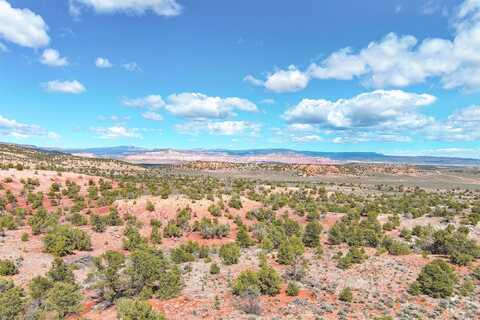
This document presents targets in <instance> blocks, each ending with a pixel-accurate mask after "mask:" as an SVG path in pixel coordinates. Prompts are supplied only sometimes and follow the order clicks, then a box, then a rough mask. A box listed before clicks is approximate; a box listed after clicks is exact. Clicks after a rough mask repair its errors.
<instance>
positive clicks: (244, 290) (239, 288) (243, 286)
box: [233, 270, 260, 296]
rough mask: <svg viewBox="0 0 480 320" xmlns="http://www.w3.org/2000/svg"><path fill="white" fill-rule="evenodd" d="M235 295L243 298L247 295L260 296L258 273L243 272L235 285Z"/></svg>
mask: <svg viewBox="0 0 480 320" xmlns="http://www.w3.org/2000/svg"><path fill="white" fill-rule="evenodd" d="M233 294H235V295H239V296H243V295H246V294H255V295H259V294H260V281H259V280H258V277H257V273H256V272H255V271H252V270H245V271H242V272H241V273H240V274H239V275H238V277H237V279H235V282H234V284H233Z"/></svg>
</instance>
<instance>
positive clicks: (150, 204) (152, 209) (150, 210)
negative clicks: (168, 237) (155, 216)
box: [145, 200, 155, 212]
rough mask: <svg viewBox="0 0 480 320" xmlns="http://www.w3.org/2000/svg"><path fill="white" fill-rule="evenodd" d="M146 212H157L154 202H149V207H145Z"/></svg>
mask: <svg viewBox="0 0 480 320" xmlns="http://www.w3.org/2000/svg"><path fill="white" fill-rule="evenodd" d="M145 210H147V211H149V212H153V211H155V205H154V204H153V202H152V201H150V200H149V201H147V205H146V206H145Z"/></svg>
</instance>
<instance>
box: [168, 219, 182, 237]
mask: <svg viewBox="0 0 480 320" xmlns="http://www.w3.org/2000/svg"><path fill="white" fill-rule="evenodd" d="M182 235H183V231H182V229H181V228H180V227H179V226H178V225H177V224H176V222H175V221H174V220H169V221H168V223H167V225H166V226H165V228H164V229H163V236H164V237H165V238H178V237H181V236H182Z"/></svg>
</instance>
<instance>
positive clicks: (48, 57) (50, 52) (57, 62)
mask: <svg viewBox="0 0 480 320" xmlns="http://www.w3.org/2000/svg"><path fill="white" fill-rule="evenodd" d="M40 62H41V63H43V64H46V65H48V66H52V67H64V66H67V65H68V64H69V62H68V59H67V58H64V57H61V56H60V53H59V52H58V51H57V50H55V49H52V48H49V49H45V50H44V51H43V53H42V56H41V57H40Z"/></svg>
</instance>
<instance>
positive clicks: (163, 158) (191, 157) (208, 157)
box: [32, 146, 480, 166]
mask: <svg viewBox="0 0 480 320" xmlns="http://www.w3.org/2000/svg"><path fill="white" fill-rule="evenodd" d="M32 147H33V146H32ZM39 149H43V150H47V151H57V152H64V153H70V154H74V155H87V154H88V155H91V156H95V157H101V158H113V159H119V160H125V161H131V162H138V163H153V164H155V163H172V162H185V161H225V162H239V163H241V162H280V163H285V162H286V163H329V162H331V163H351V162H362V163H386V164H409V165H436V166H480V159H473V158H461V157H435V156H391V155H384V154H381V153H377V152H322V151H298V150H291V149H281V148H272V149H246V150H229V149H190V150H180V149H173V148H152V149H149V148H142V147H135V146H113V147H99V148H83V149H82V148H76V149H60V148H39ZM256 159H257V160H256Z"/></svg>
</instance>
